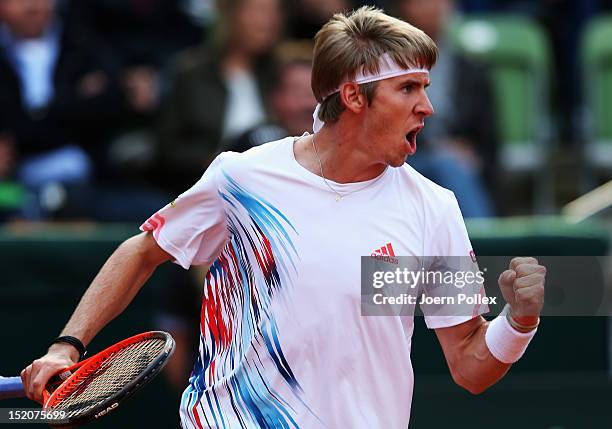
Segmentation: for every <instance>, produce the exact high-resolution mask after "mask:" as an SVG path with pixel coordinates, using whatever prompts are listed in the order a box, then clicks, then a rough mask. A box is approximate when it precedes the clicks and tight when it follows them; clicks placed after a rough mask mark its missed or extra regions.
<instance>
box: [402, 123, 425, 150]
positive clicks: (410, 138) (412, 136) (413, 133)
mask: <svg viewBox="0 0 612 429" xmlns="http://www.w3.org/2000/svg"><path fill="white" fill-rule="evenodd" d="M422 129H423V125H419V126H417V127H415V128H413V129H412V130H410V131H409V132H408V134H406V142H408V145H409V146H410V154H411V155H412V154H414V153H415V152H416V147H417V146H416V137H417V134H418V133H419V131H421V130H422Z"/></svg>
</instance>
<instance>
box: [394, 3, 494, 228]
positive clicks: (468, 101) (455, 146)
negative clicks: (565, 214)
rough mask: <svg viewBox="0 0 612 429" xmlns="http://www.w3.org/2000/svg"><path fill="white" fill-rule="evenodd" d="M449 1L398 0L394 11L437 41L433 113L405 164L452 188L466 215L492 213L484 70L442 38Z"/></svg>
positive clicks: (489, 103) (490, 117)
mask: <svg viewBox="0 0 612 429" xmlns="http://www.w3.org/2000/svg"><path fill="white" fill-rule="evenodd" d="M453 11H454V2H453V0H428V1H427V2H422V1H419V0H397V1H396V4H395V12H396V14H397V15H398V16H399V17H400V18H402V19H404V20H405V21H407V22H409V23H411V24H413V25H415V26H416V27H418V28H420V29H422V30H423V31H425V32H426V33H427V34H428V35H429V36H430V37H431V38H432V39H433V40H434V41H435V42H436V44H437V45H438V49H439V56H438V61H437V63H436V65H435V66H434V67H433V69H432V70H431V73H430V76H431V83H432V84H431V86H430V87H429V88H428V95H429V97H430V100H431V102H432V104H433V107H434V110H435V113H434V115H433V116H432V117H431V118H427V120H426V126H425V128H424V129H423V131H422V132H421V133H420V134H419V138H418V142H419V149H418V151H417V153H416V154H415V155H414V156H412V157H411V158H409V160H408V163H409V164H410V165H412V166H413V167H414V168H416V169H417V170H418V171H419V172H421V173H422V174H424V175H425V176H427V177H428V178H430V179H431V180H433V181H434V182H436V183H438V184H440V185H441V186H444V187H445V188H448V189H450V190H452V191H453V192H454V193H455V195H456V197H457V200H458V201H459V205H460V207H461V211H462V213H463V216H464V217H487V216H492V215H493V204H492V202H491V199H490V197H489V193H488V191H487V189H486V188H485V185H484V180H483V178H486V182H487V183H489V184H493V183H495V178H496V177H495V171H496V149H497V139H496V128H495V115H494V107H495V106H494V100H493V98H492V91H491V84H490V80H489V77H488V74H487V72H486V70H485V69H483V68H482V66H481V65H479V64H476V63H473V62H472V61H470V60H469V59H468V58H466V57H464V56H463V55H461V53H459V52H458V51H455V50H453V47H452V45H451V44H450V43H449V42H448V41H447V40H446V39H445V37H446V29H447V26H448V24H449V22H450V19H451V17H452V13H453Z"/></svg>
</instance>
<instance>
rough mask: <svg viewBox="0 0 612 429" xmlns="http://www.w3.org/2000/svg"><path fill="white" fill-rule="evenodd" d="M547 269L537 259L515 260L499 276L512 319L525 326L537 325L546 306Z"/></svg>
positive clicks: (500, 285)
mask: <svg viewBox="0 0 612 429" xmlns="http://www.w3.org/2000/svg"><path fill="white" fill-rule="evenodd" d="M545 280H546V267H544V266H543V265H540V264H539V263H538V260H537V259H535V258H514V259H512V261H510V266H509V269H507V270H506V271H504V272H503V273H501V275H500V276H499V280H498V283H499V287H500V289H501V291H502V294H503V296H504V299H505V300H506V302H507V303H508V304H510V309H511V311H512V318H513V319H514V320H515V321H516V322H518V323H520V324H521V325H524V326H532V325H534V324H536V323H537V321H538V318H539V316H540V312H541V311H542V307H543V306H544V283H545Z"/></svg>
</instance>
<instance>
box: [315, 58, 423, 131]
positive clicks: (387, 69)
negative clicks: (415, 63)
mask: <svg viewBox="0 0 612 429" xmlns="http://www.w3.org/2000/svg"><path fill="white" fill-rule="evenodd" d="M378 70H379V72H378V73H374V74H372V73H368V72H367V71H366V70H365V68H362V70H361V71H359V73H357V75H356V76H355V79H352V80H350V81H349V80H347V81H346V82H343V83H341V84H340V86H339V87H338V88H336V89H335V90H334V91H332V92H330V93H329V94H327V95H326V96H325V97H324V98H323V100H322V101H324V100H325V99H326V98H327V97H329V96H330V95H332V94H335V93H336V92H338V91H340V88H341V87H342V85H344V84H345V83H347V82H355V83H358V84H362V83H369V82H376V81H378V80H383V79H390V78H392V77H396V76H403V75H406V74H412V73H427V74H429V70H427V69H425V68H410V69H405V68H402V67H401V66H400V65H399V64H398V63H397V62H395V60H394V59H393V58H391V55H389V54H388V53H385V54H383V55H382V56H381V57H380V60H379V61H378ZM320 108H321V103H319V104H317V107H316V108H315V111H314V113H313V114H312V119H313V120H314V121H313V123H312V130H313V131H314V132H315V133H318V132H319V131H320V130H321V128H323V125H325V123H324V122H323V121H321V120H320V119H319V109H320Z"/></svg>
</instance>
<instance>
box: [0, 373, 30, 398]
mask: <svg viewBox="0 0 612 429" xmlns="http://www.w3.org/2000/svg"><path fill="white" fill-rule="evenodd" d="M25 396H26V394H25V392H24V391H23V384H22V383H21V377H0V400H2V399H9V398H24V397H25Z"/></svg>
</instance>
